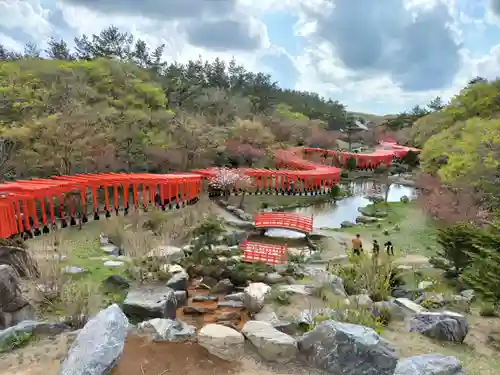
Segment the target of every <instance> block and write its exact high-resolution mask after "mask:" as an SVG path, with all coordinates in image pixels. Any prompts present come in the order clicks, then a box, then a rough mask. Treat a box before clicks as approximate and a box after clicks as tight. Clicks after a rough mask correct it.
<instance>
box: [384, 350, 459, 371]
mask: <svg viewBox="0 0 500 375" xmlns="http://www.w3.org/2000/svg"><path fill="white" fill-rule="evenodd" d="M394 375H467V374H466V373H465V371H464V370H463V369H462V364H461V363H460V361H459V360H458V359H456V358H455V357H451V356H445V355H441V354H424V355H417V356H414V357H409V358H405V359H401V360H400V361H399V362H398V366H397V367H396V372H394Z"/></svg>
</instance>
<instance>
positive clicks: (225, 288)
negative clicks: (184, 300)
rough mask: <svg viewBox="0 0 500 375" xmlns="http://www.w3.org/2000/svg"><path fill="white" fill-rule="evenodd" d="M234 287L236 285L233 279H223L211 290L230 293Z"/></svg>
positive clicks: (215, 292) (212, 291)
mask: <svg viewBox="0 0 500 375" xmlns="http://www.w3.org/2000/svg"><path fill="white" fill-rule="evenodd" d="M233 289H234V285H233V283H232V282H231V280H229V279H222V280H220V281H219V282H217V284H215V285H214V286H213V287H212V288H211V289H210V292H211V293H214V294H228V293H231V292H232V291H233Z"/></svg>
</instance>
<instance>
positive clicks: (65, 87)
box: [0, 26, 352, 177]
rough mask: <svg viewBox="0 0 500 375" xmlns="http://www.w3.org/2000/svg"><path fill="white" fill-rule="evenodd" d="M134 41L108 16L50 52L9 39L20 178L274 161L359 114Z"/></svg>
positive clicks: (330, 136) (11, 139)
mask: <svg viewBox="0 0 500 375" xmlns="http://www.w3.org/2000/svg"><path fill="white" fill-rule="evenodd" d="M132 40H134V38H133V36H131V35H129V34H125V33H121V32H120V31H119V30H118V29H117V28H116V27H113V26H111V27H109V28H108V29H105V30H103V31H102V32H101V33H100V34H99V35H92V36H86V35H82V37H80V38H76V39H75V44H76V48H75V50H74V51H71V50H70V49H69V48H68V44H67V43H66V42H65V41H63V40H55V39H51V40H50V41H49V42H48V45H49V48H48V49H47V50H46V51H44V53H43V54H42V53H41V51H39V50H37V48H36V47H35V46H34V45H30V46H29V47H30V48H27V49H26V53H25V54H24V55H20V54H17V53H14V52H9V51H7V50H6V48H4V47H2V46H0V61H2V62H0V84H1V87H2V109H1V112H0V130H1V134H2V135H3V136H4V138H6V139H8V143H9V144H10V145H14V146H15V147H11V148H9V150H10V160H9V167H8V168H9V170H10V171H11V172H12V174H11V177H26V176H48V175H52V174H60V173H63V174H71V173H78V172H98V171H109V170H113V171H127V172H135V171H152V172H166V171H172V170H187V169H191V168H199V167H204V166H207V165H212V164H228V163H229V164H233V165H235V164H241V163H242V162H245V163H246V164H253V163H256V162H258V163H261V164H265V162H266V161H265V157H264V156H263V155H265V154H266V150H268V149H269V148H273V147H280V145H290V146H297V145H314V146H322V147H332V146H334V145H335V138H336V136H338V135H339V134H338V133H334V132H333V131H334V130H338V129H342V128H345V127H346V124H347V122H349V121H352V118H351V117H349V116H346V112H345V107H344V106H343V105H342V104H341V103H339V102H338V101H333V100H325V99H323V98H321V97H319V96H318V95H317V94H315V93H308V92H300V91H293V90H286V89H282V88H280V87H278V86H277V84H276V83H275V82H274V81H273V80H272V78H271V77H270V76H269V75H267V74H264V73H258V72H257V73H254V72H249V71H247V70H245V68H244V67H242V66H239V65H237V64H236V63H235V62H234V61H231V62H230V63H229V64H225V63H224V62H223V61H222V60H220V59H215V60H214V61H212V62H208V61H203V60H201V59H199V60H196V61H189V62H188V63H186V64H179V63H175V62H165V61H162V59H161V56H162V54H163V49H164V46H158V47H156V48H153V49H150V48H149V47H148V46H147V45H146V44H145V43H144V42H143V41H142V40H140V39H138V40H136V41H135V43H133V42H132ZM5 152H6V151H5ZM5 152H4V153H5ZM2 165H4V167H3V169H4V170H5V169H6V168H7V165H6V163H3V164H2ZM5 174H6V173H2V175H5Z"/></svg>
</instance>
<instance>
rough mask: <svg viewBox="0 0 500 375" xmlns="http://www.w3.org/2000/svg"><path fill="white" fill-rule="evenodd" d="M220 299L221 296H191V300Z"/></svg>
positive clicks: (207, 300) (213, 300)
mask: <svg viewBox="0 0 500 375" xmlns="http://www.w3.org/2000/svg"><path fill="white" fill-rule="evenodd" d="M218 300H219V297H217V296H211V295H201V296H194V297H193V298H191V301H193V302H217V301H218Z"/></svg>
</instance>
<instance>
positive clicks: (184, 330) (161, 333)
mask: <svg viewBox="0 0 500 375" xmlns="http://www.w3.org/2000/svg"><path fill="white" fill-rule="evenodd" d="M138 327H139V329H140V330H145V331H149V330H152V331H153V332H154V334H153V340H155V341H170V342H180V341H187V340H191V339H193V338H195V337H196V328H195V327H193V326H192V325H189V324H186V323H184V322H181V321H178V320H172V319H160V318H155V319H151V320H147V321H145V322H141V323H139V326H138Z"/></svg>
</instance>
